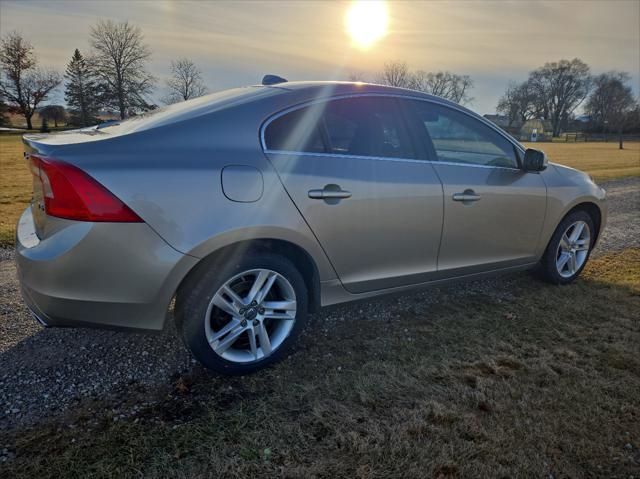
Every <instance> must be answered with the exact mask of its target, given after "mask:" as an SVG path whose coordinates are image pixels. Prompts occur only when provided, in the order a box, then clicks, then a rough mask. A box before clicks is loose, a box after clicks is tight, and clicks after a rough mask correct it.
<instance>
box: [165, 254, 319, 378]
mask: <svg viewBox="0 0 640 479" xmlns="http://www.w3.org/2000/svg"><path fill="white" fill-rule="evenodd" d="M234 256H235V255H234ZM253 269H268V270H271V271H275V272H277V273H279V274H280V275H282V276H283V277H284V278H285V279H286V280H287V281H288V282H289V284H290V285H291V286H292V287H293V290H294V292H295V299H296V311H295V321H294V325H293V328H292V329H291V331H290V332H289V333H288V336H287V337H286V339H284V341H283V342H282V343H281V345H280V346H279V347H278V348H277V349H275V350H274V351H273V352H272V353H271V355H269V356H267V357H265V358H262V359H260V360H257V361H253V362H250V363H237V362H231V361H228V360H226V359H224V358H223V357H222V356H219V355H218V354H217V353H216V352H214V350H213V349H212V347H211V346H210V345H209V342H208V341H207V337H206V333H205V316H206V312H207V308H208V307H209V303H210V302H211V300H212V298H213V296H214V295H215V293H216V292H217V291H218V290H219V289H220V287H222V286H223V285H224V284H225V283H226V282H227V281H228V280H230V279H231V278H233V277H234V276H236V275H238V274H240V273H243V272H245V271H249V270H253ZM175 313H176V325H177V327H178V330H179V331H180V332H181V334H182V337H183V339H184V341H185V344H186V345H187V347H188V348H189V349H190V350H191V352H192V354H193V355H194V357H195V358H196V359H197V360H198V361H199V362H200V363H202V364H203V365H204V366H205V367H206V368H208V369H211V370H213V371H215V372H217V373H220V374H224V375H242V374H250V373H253V372H256V371H258V370H260V369H262V368H265V367H267V366H269V365H271V364H273V363H274V362H276V361H278V360H280V359H282V358H283V357H284V356H285V355H286V354H287V352H288V351H289V350H290V348H291V346H292V345H293V344H294V343H295V342H296V340H297V338H298V336H299V335H300V333H301V332H302V331H303V330H304V328H305V326H306V324H307V319H308V292H307V288H306V284H305V281H304V278H303V277H302V275H301V274H300V272H299V271H298V269H297V268H296V267H295V266H294V265H293V263H292V262H291V261H289V260H288V259H287V258H285V257H283V256H280V255H275V254H273V253H267V252H247V253H246V254H245V255H243V256H242V257H239V258H236V259H233V258H231V259H229V258H227V261H226V262H221V259H220V258H214V259H213V260H210V261H206V262H205V263H203V264H202V265H200V266H199V267H198V268H197V269H196V270H195V271H194V272H193V273H192V274H191V276H190V277H189V278H188V280H187V281H186V282H185V284H184V285H183V286H182V287H181V288H180V291H179V292H178V295H177V298H176V311H175ZM207 320H209V319H207Z"/></svg>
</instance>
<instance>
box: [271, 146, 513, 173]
mask: <svg viewBox="0 0 640 479" xmlns="http://www.w3.org/2000/svg"><path fill="white" fill-rule="evenodd" d="M264 153H265V154H267V155H288V156H322V157H328V158H352V159H354V160H374V161H397V162H400V163H428V164H430V165H447V166H469V167H471V168H488V169H496V168H497V169H501V170H512V171H513V170H515V171H521V170H522V169H521V168H512V167H510V166H493V165H475V164H473V163H456V162H455V161H437V160H418V159H415V158H396V157H393V156H362V155H340V154H337V153H313V152H311V151H288V150H264Z"/></svg>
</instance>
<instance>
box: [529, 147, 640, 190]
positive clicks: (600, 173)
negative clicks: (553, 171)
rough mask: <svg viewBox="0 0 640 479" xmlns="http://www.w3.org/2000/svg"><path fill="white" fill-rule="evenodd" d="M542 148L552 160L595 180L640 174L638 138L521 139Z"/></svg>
mask: <svg viewBox="0 0 640 479" xmlns="http://www.w3.org/2000/svg"><path fill="white" fill-rule="evenodd" d="M523 144H524V145H525V146H527V147H531V148H538V149H541V150H543V151H544V152H545V153H546V154H547V155H548V156H549V158H550V159H551V161H553V162H555V163H560V164H562V165H567V166H570V167H572V168H577V169H579V170H582V171H586V172H587V173H589V174H590V175H591V176H593V177H594V179H595V180H596V181H607V180H613V179H615V178H624V177H628V176H640V142H632V141H628V142H625V143H624V150H620V149H618V142H617V141H612V142H609V143H584V142H581V143H523Z"/></svg>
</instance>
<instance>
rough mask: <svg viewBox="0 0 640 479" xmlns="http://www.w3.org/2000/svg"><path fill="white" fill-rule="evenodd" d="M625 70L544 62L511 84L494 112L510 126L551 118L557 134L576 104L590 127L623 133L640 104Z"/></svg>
mask: <svg viewBox="0 0 640 479" xmlns="http://www.w3.org/2000/svg"><path fill="white" fill-rule="evenodd" d="M630 81H631V77H630V75H629V74H628V73H625V72H616V71H612V72H606V73H602V74H600V75H596V76H594V75H592V74H591V70H590V68H589V66H588V65H587V64H586V63H585V62H583V61H582V60H580V59H579V58H574V59H573V60H560V61H557V62H550V63H545V64H544V65H543V66H542V67H540V68H538V69H536V70H533V71H532V72H530V73H529V76H528V78H527V79H526V80H525V81H523V82H521V83H517V82H511V83H510V84H509V86H508V87H507V90H506V91H505V93H504V94H503V95H502V97H501V98H500V100H499V101H498V105H497V111H498V113H501V114H503V115H505V116H506V117H507V119H508V123H509V127H510V126H512V125H513V124H518V123H519V124H522V123H524V122H525V121H527V120H531V119H541V120H549V121H550V123H551V125H552V129H553V136H558V135H559V134H560V133H561V130H563V129H566V125H567V124H568V122H569V120H570V119H571V117H572V115H574V112H575V111H576V110H577V108H578V107H579V106H580V105H582V104H583V103H584V112H585V114H586V115H587V116H588V117H589V120H588V123H589V126H590V128H591V129H592V130H594V131H599V132H605V131H611V132H616V133H618V134H620V135H621V134H622V132H623V130H624V129H626V128H629V127H632V126H633V127H636V128H637V127H638V126H640V106H639V102H638V99H637V98H635V97H634V95H633V90H632V88H631V86H630Z"/></svg>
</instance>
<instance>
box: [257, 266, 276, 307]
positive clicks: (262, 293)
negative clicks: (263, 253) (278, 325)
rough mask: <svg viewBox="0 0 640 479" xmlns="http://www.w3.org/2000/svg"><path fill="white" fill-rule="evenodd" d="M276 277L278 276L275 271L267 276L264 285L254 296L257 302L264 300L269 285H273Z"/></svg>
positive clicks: (269, 287)
mask: <svg viewBox="0 0 640 479" xmlns="http://www.w3.org/2000/svg"><path fill="white" fill-rule="evenodd" d="M277 278H278V276H277V275H276V274H275V273H273V274H271V275H270V276H269V278H268V279H267V281H266V282H265V284H264V286H263V287H262V288H261V289H260V291H258V294H257V295H256V297H255V300H256V301H257V302H258V303H261V302H262V301H263V300H264V298H266V297H267V295H268V294H269V291H271V287H272V286H273V283H275V282H276V279H277Z"/></svg>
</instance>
